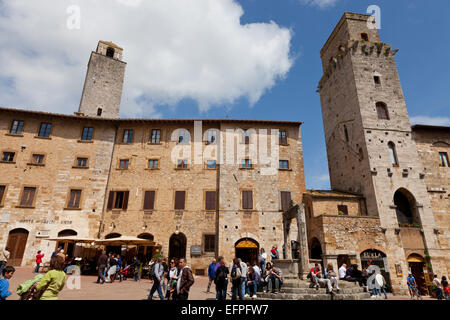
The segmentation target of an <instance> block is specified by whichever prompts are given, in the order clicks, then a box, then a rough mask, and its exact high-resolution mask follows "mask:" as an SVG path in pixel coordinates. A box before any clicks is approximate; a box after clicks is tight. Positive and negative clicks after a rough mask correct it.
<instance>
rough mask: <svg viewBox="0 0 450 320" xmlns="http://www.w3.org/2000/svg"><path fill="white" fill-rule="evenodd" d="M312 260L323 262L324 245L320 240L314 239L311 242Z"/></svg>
mask: <svg viewBox="0 0 450 320" xmlns="http://www.w3.org/2000/svg"><path fill="white" fill-rule="evenodd" d="M310 248H311V259H318V260H322V245H321V244H320V241H319V239H317V238H312V240H311V246H310Z"/></svg>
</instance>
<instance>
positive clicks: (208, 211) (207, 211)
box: [203, 209, 217, 213]
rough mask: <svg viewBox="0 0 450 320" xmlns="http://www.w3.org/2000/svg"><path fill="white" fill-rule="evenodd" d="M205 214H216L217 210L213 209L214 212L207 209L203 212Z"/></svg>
mask: <svg viewBox="0 0 450 320" xmlns="http://www.w3.org/2000/svg"><path fill="white" fill-rule="evenodd" d="M203 211H204V212H206V213H216V211H217V210H216V209H213V210H207V209H205V210H203Z"/></svg>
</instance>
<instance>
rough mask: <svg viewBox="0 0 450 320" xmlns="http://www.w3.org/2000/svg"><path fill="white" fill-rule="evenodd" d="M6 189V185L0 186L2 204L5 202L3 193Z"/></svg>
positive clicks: (0, 201) (0, 202)
mask: <svg viewBox="0 0 450 320" xmlns="http://www.w3.org/2000/svg"><path fill="white" fill-rule="evenodd" d="M5 189H6V187H5V186H0V205H1V204H2V202H3V195H4V194H5Z"/></svg>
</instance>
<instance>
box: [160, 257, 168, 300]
mask: <svg viewBox="0 0 450 320" xmlns="http://www.w3.org/2000/svg"><path fill="white" fill-rule="evenodd" d="M161 264H162V266H163V269H164V273H163V277H162V291H163V292H166V291H167V280H168V279H167V277H168V275H169V265H168V264H167V258H164V259H163V261H162V263H161Z"/></svg>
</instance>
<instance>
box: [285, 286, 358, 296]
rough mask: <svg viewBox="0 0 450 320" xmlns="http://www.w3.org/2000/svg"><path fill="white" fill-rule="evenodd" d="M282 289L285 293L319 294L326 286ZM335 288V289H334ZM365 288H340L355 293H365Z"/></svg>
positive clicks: (348, 292)
mask: <svg viewBox="0 0 450 320" xmlns="http://www.w3.org/2000/svg"><path fill="white" fill-rule="evenodd" d="M281 290H282V291H283V292H285V293H298V294H305V293H307V294H317V293H326V292H327V289H326V288H319V290H316V289H315V288H285V287H282V288H281ZM333 290H335V289H333ZM363 292H364V289H363V288H360V287H355V288H340V290H339V293H341V294H354V293H363Z"/></svg>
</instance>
